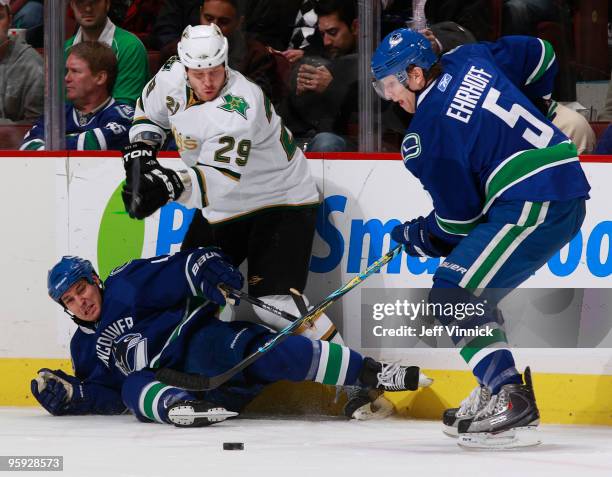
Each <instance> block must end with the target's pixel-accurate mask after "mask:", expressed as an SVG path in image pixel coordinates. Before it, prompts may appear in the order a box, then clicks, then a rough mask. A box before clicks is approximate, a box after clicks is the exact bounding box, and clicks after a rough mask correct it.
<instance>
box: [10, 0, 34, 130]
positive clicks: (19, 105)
mask: <svg viewBox="0 0 612 477" xmlns="http://www.w3.org/2000/svg"><path fill="white" fill-rule="evenodd" d="M12 19H13V18H12V14H11V9H10V6H9V0H0V122H2V123H12V122H20V121H25V122H32V121H34V120H35V119H36V118H37V117H38V116H40V115H41V114H42V113H43V98H44V90H45V75H44V71H43V60H42V58H41V56H40V55H39V54H38V53H37V52H36V51H34V49H33V48H32V47H31V46H30V45H28V44H27V43H23V42H22V41H19V40H17V41H16V40H14V39H11V38H9V36H8V30H9V26H10V25H11V21H12Z"/></svg>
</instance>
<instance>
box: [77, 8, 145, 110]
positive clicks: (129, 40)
mask: <svg viewBox="0 0 612 477" xmlns="http://www.w3.org/2000/svg"><path fill="white" fill-rule="evenodd" d="M110 4H111V0H71V1H70V6H71V8H72V11H73V12H74V17H75V19H76V22H77V23H78V25H79V29H78V31H77V33H76V35H74V36H73V37H71V38H69V39H68V40H67V41H66V45H65V51H66V55H68V52H69V50H70V47H71V46H73V45H76V44H78V43H80V42H81V41H100V42H102V43H106V44H107V45H108V46H110V47H111V48H112V49H113V51H114V52H115V55H116V56H117V81H116V82H115V89H114V90H113V97H114V98H115V99H116V100H117V101H121V102H125V103H129V104H132V105H133V104H135V103H136V100H137V99H138V97H139V96H140V94H141V93H142V90H143V88H144V86H145V84H146V83H147V81H148V79H149V60H148V58H147V51H146V50H145V47H144V45H143V44H142V42H141V41H140V40H139V39H138V37H137V36H136V35H134V34H132V33H130V32H128V31H126V30H123V29H122V28H119V27H117V26H115V24H114V23H113V22H112V21H111V20H110V19H109V18H108V11H109V9H110Z"/></svg>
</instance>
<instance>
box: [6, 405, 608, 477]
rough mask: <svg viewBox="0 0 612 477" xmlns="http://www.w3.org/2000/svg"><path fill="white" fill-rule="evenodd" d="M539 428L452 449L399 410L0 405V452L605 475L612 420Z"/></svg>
mask: <svg viewBox="0 0 612 477" xmlns="http://www.w3.org/2000/svg"><path fill="white" fill-rule="evenodd" d="M538 432H539V434H540V437H541V439H542V440H543V444H542V445H541V446H539V447H537V448H531V449H528V450H524V449H523V450H513V451H503V452H483V451H466V450H463V449H461V448H459V447H458V446H457V445H456V443H455V440H454V439H451V438H449V437H446V436H444V435H443V434H442V431H441V429H440V423H438V422H431V421H412V420H406V419H399V418H396V419H387V420H384V421H370V422H357V421H342V420H333V419H330V420H310V421H308V420H297V419H282V420H273V419H240V420H233V421H226V422H223V423H220V424H217V425H214V426H212V427H207V428H199V429H178V428H174V427H171V426H166V425H161V424H143V423H140V422H137V421H136V420H135V418H134V417H132V416H129V415H125V416H83V417H52V416H50V415H48V414H46V413H45V412H44V411H43V410H39V409H33V408H0V455H46V456H49V455H63V456H64V471H63V472H62V473H59V472H58V473H55V474H49V473H46V474H44V475H49V476H51V475H63V476H68V475H69V476H82V477H95V476H104V477H114V476H171V477H192V476H194V477H195V476H198V477H199V476H206V477H212V476H214V477H225V476H239V475H240V476H244V477H255V476H266V477H267V476H283V477H301V476H308V477H318V476H350V477H353V476H368V477H374V476H384V475H388V474H390V473H392V472H393V473H397V474H399V475H402V476H405V477H430V476H438V475H440V476H442V475H443V476H445V477H458V476H469V477H479V476H486V477H501V476H513V477H516V476H520V477H527V476H538V477H544V476H552V477H565V476H579V477H586V476H607V477H610V476H612V428H608V427H586V426H541V428H540V430H539V431H538ZM223 442H243V443H244V447H245V450H244V451H224V450H222V443H223ZM3 475H4V473H3ZM6 475H14V474H8V473H7V474H6ZM22 475H23V474H22ZM25 475H26V476H30V475H31V476H34V475H42V474H40V473H38V472H29V473H27V474H25Z"/></svg>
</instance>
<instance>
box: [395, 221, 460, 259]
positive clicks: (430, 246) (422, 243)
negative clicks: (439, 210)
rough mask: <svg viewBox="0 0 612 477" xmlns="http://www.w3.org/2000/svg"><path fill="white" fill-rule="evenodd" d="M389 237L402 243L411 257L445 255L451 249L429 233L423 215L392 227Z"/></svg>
mask: <svg viewBox="0 0 612 477" xmlns="http://www.w3.org/2000/svg"><path fill="white" fill-rule="evenodd" d="M391 239H392V240H395V241H396V242H397V243H401V244H404V249H405V250H406V253H408V255H411V256H413V257H445V256H447V255H448V254H449V253H450V251H451V250H452V247H451V246H446V244H443V243H442V240H436V239H434V238H433V237H432V236H431V235H430V233H429V230H428V226H427V221H426V219H425V218H424V217H418V218H416V219H412V220H410V221H409V222H404V223H403V224H402V225H398V226H396V227H394V228H393V230H392V231H391Z"/></svg>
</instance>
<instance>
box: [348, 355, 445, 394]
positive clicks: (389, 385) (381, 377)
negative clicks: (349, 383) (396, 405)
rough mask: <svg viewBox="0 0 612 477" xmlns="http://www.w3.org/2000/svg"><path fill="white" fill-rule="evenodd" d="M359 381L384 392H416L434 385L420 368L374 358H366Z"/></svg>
mask: <svg viewBox="0 0 612 477" xmlns="http://www.w3.org/2000/svg"><path fill="white" fill-rule="evenodd" d="M359 379H360V381H361V382H362V383H363V384H364V385H366V386H371V387H373V388H375V389H380V390H382V391H416V390H417V389H418V388H422V387H427V386H431V383H433V379H431V378H429V377H427V376H426V375H425V374H423V373H421V372H420V370H419V367H418V366H402V365H400V364H399V363H382V362H379V361H376V360H374V359H372V358H364V360H363V369H362V370H361V375H360V376H359Z"/></svg>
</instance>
